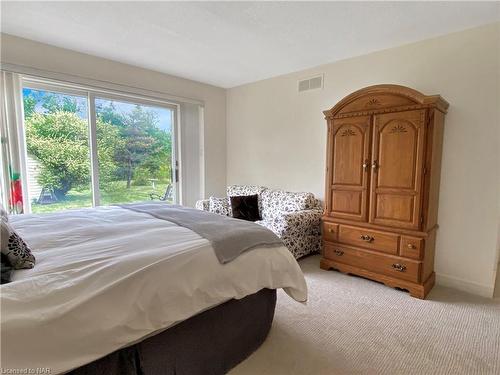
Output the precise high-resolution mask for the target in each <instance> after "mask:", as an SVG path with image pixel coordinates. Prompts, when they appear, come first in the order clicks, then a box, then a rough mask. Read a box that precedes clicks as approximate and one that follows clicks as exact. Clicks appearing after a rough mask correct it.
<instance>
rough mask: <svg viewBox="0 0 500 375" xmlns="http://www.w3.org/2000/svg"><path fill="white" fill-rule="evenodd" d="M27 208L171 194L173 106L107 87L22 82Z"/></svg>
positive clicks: (48, 208) (167, 199)
mask: <svg viewBox="0 0 500 375" xmlns="http://www.w3.org/2000/svg"><path fill="white" fill-rule="evenodd" d="M23 101H24V134H25V143H26V150H27V155H26V157H25V159H26V160H25V161H24V162H25V170H26V175H27V176H26V177H27V181H28V184H27V187H28V192H27V193H28V199H29V202H30V206H31V212H33V213H43V212H55V211H61V210H65V209H69V208H83V207H92V206H96V205H110V204H119V203H130V202H139V201H150V200H156V201H164V202H167V203H173V202H176V183H177V181H176V180H175V178H174V176H175V175H176V173H175V168H173V166H174V165H175V150H176V148H175V131H174V130H175V121H176V107H175V106H169V105H166V104H165V105H158V103H156V102H154V101H149V100H147V99H142V98H128V97H124V96H120V95H115V94H113V93H107V94H100V93H96V92H92V91H85V90H76V89H67V88H57V87H56V88H54V87H53V86H51V85H49V84H47V85H44V84H43V83H39V82H37V83H33V84H30V83H29V82H26V83H25V85H24V88H23Z"/></svg>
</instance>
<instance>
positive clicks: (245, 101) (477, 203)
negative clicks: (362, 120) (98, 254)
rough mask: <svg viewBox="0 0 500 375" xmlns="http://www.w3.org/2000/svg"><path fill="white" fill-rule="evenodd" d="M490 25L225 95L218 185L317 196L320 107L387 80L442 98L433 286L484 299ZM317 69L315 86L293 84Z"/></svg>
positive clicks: (492, 111) (494, 192) (492, 249)
mask: <svg viewBox="0 0 500 375" xmlns="http://www.w3.org/2000/svg"><path fill="white" fill-rule="evenodd" d="M499 25H500V24H498V23H497V24H495V25H489V26H484V27H481V28H476V29H472V30H468V31H463V32H459V33H454V34H450V35H447V36H443V37H439V38H436V39H431V40H427V41H423V42H419V43H415V44H411V45H407V46H403V47H398V48H393V49H389V50H384V51H380V52H377V53H372V54H369V55H365V56H360V57H356V58H352V59H348V60H343V61H339V62H336V63H333V64H329V65H324V66H320V67H317V68H314V69H309V70H306V71H301V72H297V73H293V74H288V75H284V76H280V77H276V78H272V79H268V80H264V81H260V82H256V83H252V84H248V85H244V86H240V87H236V88H232V89H229V90H228V92H227V103H226V107H227V119H226V121H227V182H228V183H229V184H232V183H251V184H258V185H267V186H270V187H279V188H284V189H290V190H306V191H311V192H314V193H315V194H317V195H318V196H319V197H321V198H322V197H323V195H324V169H325V147H326V122H325V120H324V118H323V114H322V111H323V110H325V109H329V108H331V107H332V106H333V105H334V104H335V103H337V102H338V101H339V100H340V99H342V98H343V97H344V96H346V95H348V94H350V93H351V92H353V91H355V90H357V89H360V88H362V87H365V86H369V85H374V84H381V83H394V84H400V85H404V86H409V87H412V88H414V89H416V90H419V91H421V92H422V93H424V94H440V95H442V96H443V97H444V98H445V99H446V100H447V101H449V102H450V108H449V112H448V115H447V116H446V126H445V136H444V138H445V140H444V150H443V165H442V179H441V191H440V207H439V224H440V229H439V232H438V240H437V258H436V264H435V269H436V273H437V275H438V282H439V283H441V284H445V285H450V286H455V287H458V288H461V289H465V290H468V291H470V292H473V293H477V294H482V295H485V296H492V294H493V285H494V278H495V275H494V270H495V268H496V267H495V266H496V261H497V259H496V240H497V220H498V216H497V210H498V208H497V207H498V204H497V202H498V199H499V185H498V182H499V179H498V174H497V173H498V172H497V171H498V165H499V147H500V139H499V134H500V133H499V126H500V120H499V119H500V114H499V111H500V110H499V107H500V101H499V80H500V77H499V75H500V64H499V43H500V42H499V34H500V31H499V29H500V26H499ZM318 73H324V74H325V81H324V89H323V90H316V91H310V92H304V93H301V94H299V93H298V92H297V80H298V79H300V78H307V77H309V76H312V75H315V74H318Z"/></svg>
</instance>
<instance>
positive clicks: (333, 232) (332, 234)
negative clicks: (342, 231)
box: [323, 222, 339, 241]
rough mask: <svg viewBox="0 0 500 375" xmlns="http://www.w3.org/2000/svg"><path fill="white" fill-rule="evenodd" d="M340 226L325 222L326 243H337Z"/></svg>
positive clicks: (324, 236) (324, 234) (324, 235)
mask: <svg viewBox="0 0 500 375" xmlns="http://www.w3.org/2000/svg"><path fill="white" fill-rule="evenodd" d="M338 233H339V225H338V224H335V223H328V222H323V238H324V239H325V240H326V241H337V236H338Z"/></svg>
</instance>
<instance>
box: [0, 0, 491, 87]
mask: <svg viewBox="0 0 500 375" xmlns="http://www.w3.org/2000/svg"><path fill="white" fill-rule="evenodd" d="M1 10H2V15H1V21H2V23H1V31H2V32H4V33H7V34H12V35H17V36H20V37H23V38H28V39H33V40H36V41H40V42H43V43H48V44H52V45H55V46H59V47H64V48H68V49H72V50H75V51H79V52H84V53H88V54H91V55H96V56H100V57H104V58H108V59H112V60H116V61H120V62H124V63H128V64H132V65H136V66H140V67H144V68H148V69H153V70H156V71H160V72H164V73H169V74H173V75H176V76H180V77H185V78H189V79H193V80H196V81H201V82H206V83H210V84H213V85H216V86H221V87H226V88H227V87H233V86H238V85H241V84H244V83H248V82H253V81H257V80H261V79H265V78H269V77H273V76H276V75H280V74H285V73H289V72H293V71H298V70H301V69H305V68H310V67H313V66H317V65H321V64H324V63H329V62H333V61H337V60H340V59H345V58H348V57H352V56H357V55H362V54H365V53H368V52H372V51H376V50H380V49H385V48H390V47H395V46H398V45H402V44H407V43H411V42H414V41H418V40H422V39H427V38H431V37H434V36H438V35H442V34H447V33H450V32H454V31H458V30H463V29H466V28H471V27H475V26H479V25H481V24H486V23H491V22H495V21H499V20H500V3H498V2H496V3H495V2H489V3H479V2H411V3H410V2H398V3H396V2H231V3H230V2H50V3H49V2H5V1H2V3H1ZM464 48H467V46H464Z"/></svg>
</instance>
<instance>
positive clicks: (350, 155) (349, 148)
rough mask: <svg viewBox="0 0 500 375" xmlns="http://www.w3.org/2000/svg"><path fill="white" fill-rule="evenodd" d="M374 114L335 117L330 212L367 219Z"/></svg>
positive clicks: (340, 215)
mask: <svg viewBox="0 0 500 375" xmlns="http://www.w3.org/2000/svg"><path fill="white" fill-rule="evenodd" d="M370 120H371V119H370V116H362V117H358V118H349V119H342V120H336V119H335V120H333V127H332V131H331V141H330V143H331V145H332V146H331V152H332V156H331V159H330V160H329V161H328V165H329V168H330V169H331V174H330V176H331V181H330V184H331V196H330V197H329V198H330V202H329V204H327V206H328V207H329V214H330V215H331V216H333V217H343V218H349V219H352V220H359V221H364V220H366V219H367V211H368V209H367V199H368V181H369V179H368V164H369V160H368V157H369V154H370V125H371V124H370Z"/></svg>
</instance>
